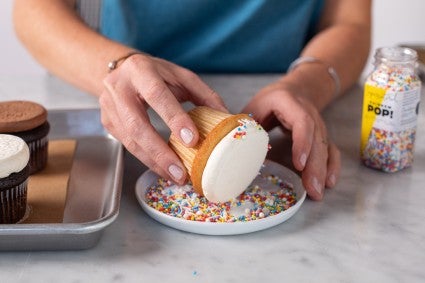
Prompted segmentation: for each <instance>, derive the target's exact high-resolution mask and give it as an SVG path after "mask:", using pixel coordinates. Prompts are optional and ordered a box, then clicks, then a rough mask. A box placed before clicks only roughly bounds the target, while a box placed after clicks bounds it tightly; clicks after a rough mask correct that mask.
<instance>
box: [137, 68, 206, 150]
mask: <svg viewBox="0 0 425 283" xmlns="http://www.w3.org/2000/svg"><path fill="white" fill-rule="evenodd" d="M136 67H137V66H136ZM142 68H144V69H145V70H144V71H143V76H139V75H138V76H132V84H133V85H134V87H135V89H136V91H137V92H138V93H139V94H140V96H141V97H142V98H143V99H144V100H145V101H146V102H147V103H148V104H149V105H150V106H151V107H152V109H153V110H154V111H155V112H156V113H157V114H158V115H159V116H160V117H161V119H162V120H163V121H164V122H165V124H167V126H168V127H169V128H170V130H171V132H172V133H173V134H174V135H175V136H176V137H178V138H179V139H180V140H181V142H183V143H184V144H185V145H187V146H189V147H192V146H195V145H196V143H197V142H198V138H199V134H198V130H197V128H196V126H195V124H194V123H193V121H192V119H190V117H189V115H188V114H187V113H186V111H184V109H183V108H182V106H181V105H180V103H179V101H178V100H177V99H176V97H175V96H174V94H173V93H172V92H171V91H170V89H169V88H168V86H167V85H166V83H165V82H164V81H163V79H162V78H161V77H160V76H159V75H158V73H157V72H156V70H154V69H153V68H152V67H151V66H143V67H142ZM131 71H132V72H133V73H136V74H138V73H139V72H140V70H138V69H134V70H131Z"/></svg>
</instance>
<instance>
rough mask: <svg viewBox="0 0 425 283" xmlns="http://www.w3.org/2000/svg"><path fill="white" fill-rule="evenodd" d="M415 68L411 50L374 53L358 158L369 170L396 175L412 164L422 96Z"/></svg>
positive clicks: (365, 94) (364, 105)
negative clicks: (359, 156)
mask: <svg viewBox="0 0 425 283" xmlns="http://www.w3.org/2000/svg"><path fill="white" fill-rule="evenodd" d="M416 64H417V53H416V51H414V50H412V49H409V48H405V47H384V48H379V49H377V50H376V53H375V62H374V70H373V71H372V72H371V74H370V75H369V76H368V78H367V79H366V82H365V85H364V96H363V114H362V127H361V144H360V151H361V152H360V154H361V159H362V162H363V163H364V164H365V165H366V166H368V167H371V168H375V169H379V170H382V171H385V172H397V171H399V170H401V169H403V168H406V167H410V166H411V165H412V163H413V148H414V143H415V135H416V124H417V118H418V109H419V101H420V93H421V81H420V80H419V78H418V76H417V74H416V73H415V67H416Z"/></svg>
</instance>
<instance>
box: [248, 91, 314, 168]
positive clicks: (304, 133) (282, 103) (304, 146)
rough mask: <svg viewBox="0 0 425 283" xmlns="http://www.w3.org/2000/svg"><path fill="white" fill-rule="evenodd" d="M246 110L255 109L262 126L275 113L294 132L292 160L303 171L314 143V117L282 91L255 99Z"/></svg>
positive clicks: (256, 116) (255, 114) (255, 115)
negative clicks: (262, 122)
mask: <svg viewBox="0 0 425 283" xmlns="http://www.w3.org/2000/svg"><path fill="white" fill-rule="evenodd" d="M262 98H263V99H262ZM245 109H246V110H251V109H255V113H253V114H254V117H255V118H256V119H258V121H259V122H260V124H261V121H265V120H267V119H270V113H273V115H274V116H275V117H276V118H277V120H278V121H279V122H280V123H281V124H282V125H283V126H284V127H285V128H287V129H288V130H291V131H292V140H293V146H292V160H293V163H294V166H295V168H296V169H297V170H300V171H302V170H303V169H304V167H305V164H306V162H307V158H308V156H309V155H310V151H311V146H312V143H313V134H314V125H315V121H314V119H313V118H312V116H311V115H310V114H309V113H307V112H306V110H305V109H304V108H303V107H302V106H301V105H300V104H299V103H298V102H297V101H296V100H295V99H293V98H292V96H289V95H286V94H282V93H281V92H280V91H275V92H274V93H273V94H272V95H268V96H266V97H262V96H258V97H256V98H254V100H253V101H252V102H251V103H250V104H248V106H247V107H246V108H245Z"/></svg>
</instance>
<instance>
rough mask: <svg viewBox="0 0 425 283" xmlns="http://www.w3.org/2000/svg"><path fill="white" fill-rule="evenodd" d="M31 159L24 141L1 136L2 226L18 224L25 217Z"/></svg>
mask: <svg viewBox="0 0 425 283" xmlns="http://www.w3.org/2000/svg"><path fill="white" fill-rule="evenodd" d="M29 158H30V152H29V148H28V145H27V144H26V142H25V141H24V140H23V139H21V138H20V137H17V136H13V135H4V134H0V224H13V223H16V222H18V221H19V220H21V219H22V218H23V217H24V215H25V211H26V209H27V182H28V176H29V164H28V161H29Z"/></svg>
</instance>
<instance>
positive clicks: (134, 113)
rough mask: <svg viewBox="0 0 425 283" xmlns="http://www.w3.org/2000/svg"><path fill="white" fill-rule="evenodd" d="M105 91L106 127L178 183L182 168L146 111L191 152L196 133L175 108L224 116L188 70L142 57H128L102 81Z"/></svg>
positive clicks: (209, 92) (219, 105)
mask: <svg viewBox="0 0 425 283" xmlns="http://www.w3.org/2000/svg"><path fill="white" fill-rule="evenodd" d="M104 86H105V89H104V91H103V92H102V93H101V95H100V97H99V103H100V109H101V120H102V124H103V125H104V126H105V128H106V129H107V130H108V131H109V132H110V133H111V134H112V135H113V136H114V137H116V138H117V139H118V140H120V141H121V142H122V143H123V145H124V146H125V147H126V148H127V150H129V151H130V152H131V153H132V154H133V155H134V156H135V157H137V158H138V159H139V160H140V161H142V162H143V163H144V164H145V165H146V166H148V167H149V168H151V169H152V170H153V171H155V172H156V173H158V174H159V175H161V176H163V177H164V178H167V179H172V180H173V181H175V182H176V183H178V184H183V183H184V181H185V180H186V176H187V173H186V172H185V169H184V166H183V164H182V162H181V161H180V159H179V158H178V157H177V155H176V154H175V153H174V151H172V150H171V149H170V148H169V147H168V145H167V143H166V142H165V141H164V140H163V139H162V138H161V137H160V135H159V134H158V133H157V132H156V130H155V129H154V127H153V126H152V125H151V123H150V120H149V117H148V114H147V111H146V110H147V108H148V107H149V106H150V107H152V108H153V110H154V111H155V112H157V113H158V114H159V116H160V117H161V118H162V120H164V122H165V123H166V124H167V126H168V127H169V128H170V129H171V132H172V134H173V135H175V136H177V137H179V138H180V139H181V141H182V142H183V143H184V144H186V145H187V146H188V147H192V146H194V145H196V143H197V141H198V137H199V136H198V131H197V129H196V126H195V124H194V123H193V121H192V120H191V119H190V117H189V115H188V114H187V113H186V112H185V111H184V109H183V108H182V107H181V105H180V103H181V102H184V101H192V102H193V103H194V104H196V105H206V106H209V107H212V108H216V109H219V110H222V111H226V108H225V107H224V103H223V101H222V100H221V98H220V97H219V96H218V94H217V93H215V92H214V91H213V90H212V89H210V88H209V87H208V86H207V85H206V84H205V83H204V82H202V81H201V79H200V78H199V77H198V76H197V75H195V74H194V73H192V72H191V71H189V70H187V69H184V68H182V67H179V66H177V65H175V64H173V63H170V62H168V61H165V60H162V59H159V58H155V57H151V56H149V55H144V54H137V55H133V56H131V57H129V58H127V59H126V60H125V61H124V62H123V63H122V64H121V65H120V66H119V67H118V68H117V69H116V70H114V71H112V72H111V73H109V74H108V75H107V76H106V78H105V79H104Z"/></svg>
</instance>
